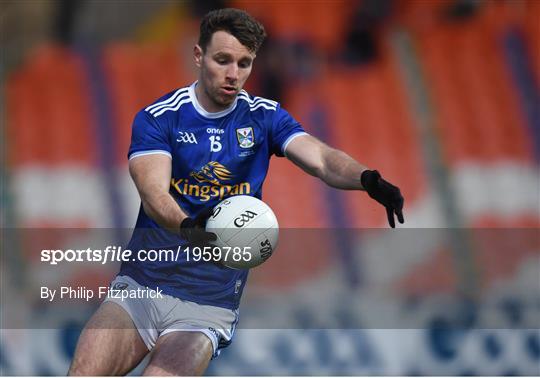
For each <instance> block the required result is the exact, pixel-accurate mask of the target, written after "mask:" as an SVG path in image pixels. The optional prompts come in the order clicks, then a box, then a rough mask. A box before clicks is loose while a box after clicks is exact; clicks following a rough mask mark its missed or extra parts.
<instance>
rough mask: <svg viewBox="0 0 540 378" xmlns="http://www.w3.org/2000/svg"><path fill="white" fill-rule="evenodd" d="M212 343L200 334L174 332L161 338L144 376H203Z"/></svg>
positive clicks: (210, 353)
mask: <svg viewBox="0 0 540 378" xmlns="http://www.w3.org/2000/svg"><path fill="white" fill-rule="evenodd" d="M212 354H213V348H212V342H211V341H210V339H209V338H208V336H206V335H205V334H204V333H202V332H197V331H193V332H188V331H175V332H170V333H167V334H165V335H163V336H161V337H160V338H159V339H158V341H157V343H156V346H155V348H154V351H153V353H152V357H151V358H150V363H149V364H148V366H147V367H146V369H145V370H144V375H151V376H179V375H191V376H195V375H197V376H200V375H203V374H204V372H205V370H206V368H207V367H208V364H209V363H210V360H211V358H212Z"/></svg>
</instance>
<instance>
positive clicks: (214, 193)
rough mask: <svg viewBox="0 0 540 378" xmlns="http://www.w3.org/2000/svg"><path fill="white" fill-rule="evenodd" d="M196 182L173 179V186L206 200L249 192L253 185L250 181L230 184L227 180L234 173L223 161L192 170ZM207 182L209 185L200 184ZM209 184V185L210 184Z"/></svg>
mask: <svg viewBox="0 0 540 378" xmlns="http://www.w3.org/2000/svg"><path fill="white" fill-rule="evenodd" d="M189 177H192V178H193V179H194V180H195V181H197V183H196V184H190V183H189V179H186V178H181V179H175V178H173V179H171V186H172V187H173V188H174V189H175V190H176V191H177V192H178V193H180V194H182V195H184V196H192V197H198V198H200V200H201V201H203V202H206V201H208V200H209V199H210V198H219V199H220V200H221V199H223V198H225V197H228V196H234V195H238V194H249V193H250V191H251V187H250V185H249V182H241V183H239V184H234V185H228V184H226V183H225V182H226V181H229V180H231V179H232V178H233V177H234V175H233V174H232V173H231V172H230V171H229V170H228V169H227V168H226V167H225V166H224V165H223V164H221V163H219V162H217V161H211V162H209V163H207V164H205V165H204V166H203V167H202V168H201V169H200V170H199V171H197V172H195V171H194V172H191V173H190V174H189ZM200 184H207V185H200ZM208 184H209V185H208Z"/></svg>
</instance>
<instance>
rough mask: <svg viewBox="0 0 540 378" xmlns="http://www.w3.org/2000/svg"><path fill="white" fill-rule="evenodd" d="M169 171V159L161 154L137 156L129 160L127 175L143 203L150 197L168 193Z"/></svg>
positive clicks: (170, 167)
mask: <svg viewBox="0 0 540 378" xmlns="http://www.w3.org/2000/svg"><path fill="white" fill-rule="evenodd" d="M171 170H172V162H171V158H170V157H169V156H167V155H163V154H151V155H143V156H137V157H134V158H132V159H130V160H129V173H130V174H131V177H132V178H133V181H134V182H135V186H136V187H137V190H138V191H139V194H140V196H141V200H142V201H143V202H145V201H146V200H147V199H148V197H149V196H151V195H157V194H166V193H168V192H169V187H170V182H171Z"/></svg>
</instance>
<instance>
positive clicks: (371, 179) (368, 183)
mask: <svg viewBox="0 0 540 378" xmlns="http://www.w3.org/2000/svg"><path fill="white" fill-rule="evenodd" d="M380 178H381V174H380V173H379V172H378V171H377V170H370V169H365V170H364V171H363V172H362V174H361V175H360V183H361V184H362V187H363V188H364V190H366V191H367V192H369V191H370V190H372V189H373V188H375V187H376V185H377V181H378V180H379V179H380Z"/></svg>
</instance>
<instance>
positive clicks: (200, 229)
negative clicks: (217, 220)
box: [180, 207, 217, 245]
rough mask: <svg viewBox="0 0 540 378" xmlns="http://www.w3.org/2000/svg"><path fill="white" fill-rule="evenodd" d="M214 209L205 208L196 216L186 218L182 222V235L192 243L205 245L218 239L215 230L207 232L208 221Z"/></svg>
mask: <svg viewBox="0 0 540 378" xmlns="http://www.w3.org/2000/svg"><path fill="white" fill-rule="evenodd" d="M213 211H214V209H213V208H211V207H209V208H206V209H204V210H203V211H201V212H200V213H199V215H197V216H196V217H195V218H191V217H188V218H185V219H184V220H183V221H182V223H180V235H181V236H182V237H183V238H184V239H186V240H187V241H188V243H189V244H191V245H205V244H207V243H209V242H213V241H216V239H217V236H216V234H214V233H213V232H206V229H205V228H206V221H207V220H208V218H210V216H211V215H212V213H213Z"/></svg>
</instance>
